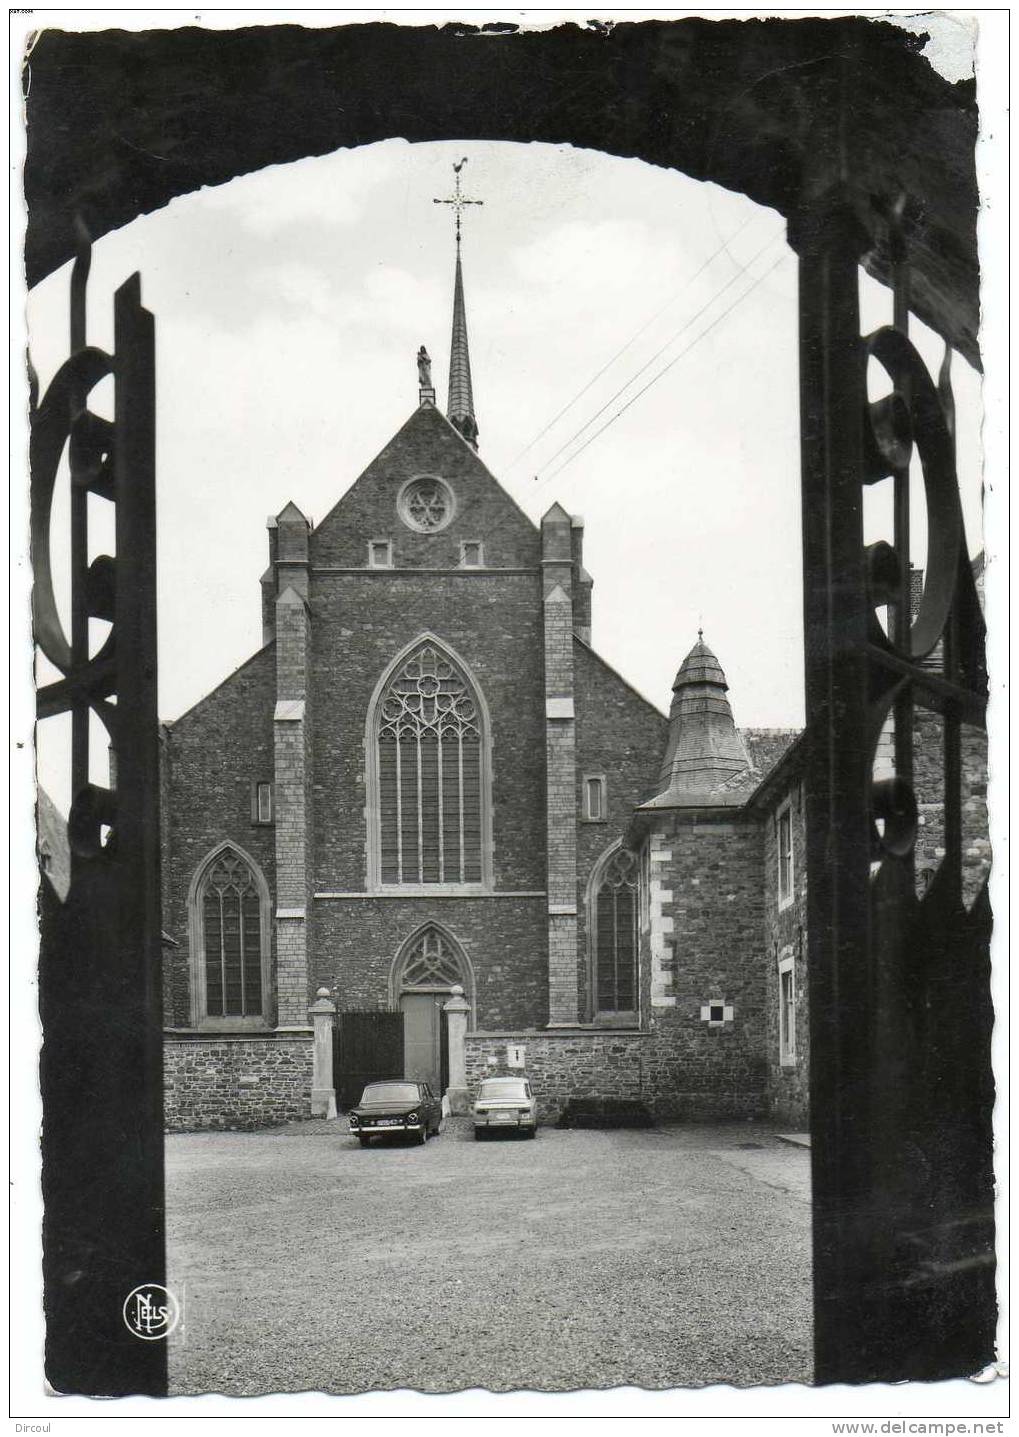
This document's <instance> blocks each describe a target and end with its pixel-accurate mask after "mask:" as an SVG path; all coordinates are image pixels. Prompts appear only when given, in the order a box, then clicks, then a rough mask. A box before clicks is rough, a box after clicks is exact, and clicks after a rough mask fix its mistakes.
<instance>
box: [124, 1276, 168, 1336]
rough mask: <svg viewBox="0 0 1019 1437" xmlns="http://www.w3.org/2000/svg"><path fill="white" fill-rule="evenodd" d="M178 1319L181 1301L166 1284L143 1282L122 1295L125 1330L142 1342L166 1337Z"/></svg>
mask: <svg viewBox="0 0 1019 1437" xmlns="http://www.w3.org/2000/svg"><path fill="white" fill-rule="evenodd" d="M179 1321H180V1303H179V1302H178V1301H177V1299H176V1298H175V1297H174V1295H173V1293H172V1292H171V1291H170V1290H169V1288H166V1287H162V1286H161V1285H160V1284H159V1283H158V1282H143V1283H142V1285H141V1286H140V1287H136V1288H135V1289H134V1290H133V1291H132V1292H129V1293H128V1295H127V1297H126V1298H125V1299H124V1322H125V1325H126V1326H127V1330H128V1332H131V1333H133V1334H134V1336H135V1337H140V1338H141V1339H142V1341H143V1342H159V1341H161V1340H162V1339H163V1338H165V1337H169V1335H170V1333H171V1332H173V1330H174V1328H175V1327H176V1326H177V1324H178V1322H179Z"/></svg>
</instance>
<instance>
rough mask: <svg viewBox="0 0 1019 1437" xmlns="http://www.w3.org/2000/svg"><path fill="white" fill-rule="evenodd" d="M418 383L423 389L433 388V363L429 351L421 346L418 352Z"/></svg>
mask: <svg viewBox="0 0 1019 1437" xmlns="http://www.w3.org/2000/svg"><path fill="white" fill-rule="evenodd" d="M418 383H419V384H420V386H421V388H422V389H431V387H432V361H431V360H430V359H429V357H428V350H427V349H426V348H425V347H424V345H422V346H421V348H420V349H419V350H418Z"/></svg>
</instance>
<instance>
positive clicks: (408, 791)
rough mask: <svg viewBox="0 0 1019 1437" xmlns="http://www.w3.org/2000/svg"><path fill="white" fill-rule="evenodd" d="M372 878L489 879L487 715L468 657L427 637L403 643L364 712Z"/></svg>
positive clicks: (411, 883)
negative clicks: (404, 647)
mask: <svg viewBox="0 0 1019 1437" xmlns="http://www.w3.org/2000/svg"><path fill="white" fill-rule="evenodd" d="M366 747H367V749H368V753H369V758H370V767H369V795H368V796H369V802H368V827H369V834H368V841H369V846H368V867H369V882H370V886H372V887H391V886H393V887H396V886H399V887H404V888H406V887H411V888H422V887H428V888H430V887H432V886H435V885H441V886H444V887H447V888H449V887H452V888H457V889H463V888H467V889H473V890H478V889H484V888H487V887H490V885H491V840H490V831H491V818H490V799H489V791H490V773H489V769H490V765H489V735H488V717H487V712H486V709H485V704H484V700H483V699H482V697H481V695H480V692H479V690H478V688H477V686H476V685H475V684H474V683H473V681H472V680H471V678H470V676H469V675H468V672H467V670H466V667H465V665H464V664H463V663H462V662H461V661H460V660H459V659H458V658H456V657H455V656H454V655H453V654H452V653H451V652H450V651H449V650H448V649H447V648H446V647H445V646H444V645H442V644H441V643H440V642H439V641H438V640H437V639H434V638H433V637H431V636H427V637H425V638H423V639H421V640H419V641H418V642H416V643H415V644H414V645H413V646H412V647H411V649H410V650H409V651H405V652H404V653H403V654H402V655H401V656H400V657H399V658H398V659H397V660H396V661H395V662H394V664H393V665H392V666H391V667H390V669H389V671H388V673H387V675H386V676H385V678H384V680H383V681H382V683H381V684H380V686H379V688H378V689H377V690H376V694H375V697H374V699H373V702H372V704H371V707H370V710H369V715H368V733H367V735H366Z"/></svg>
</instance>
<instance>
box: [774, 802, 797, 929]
mask: <svg viewBox="0 0 1019 1437" xmlns="http://www.w3.org/2000/svg"><path fill="white" fill-rule="evenodd" d="M775 843H776V850H777V854H778V904H779V907H780V908H784V907H785V906H786V904H788V903H791V902H792V901H793V817H792V806H791V804H790V802H789V800H788V799H786V801H785V803H784V804H783V805H782V807H781V808H780V809H779V811H778V814H777V815H776V818H775Z"/></svg>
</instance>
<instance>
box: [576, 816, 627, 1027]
mask: <svg viewBox="0 0 1019 1437" xmlns="http://www.w3.org/2000/svg"><path fill="white" fill-rule="evenodd" d="M637 881H638V860H637V855H636V854H635V853H631V852H630V851H629V849H626V848H623V847H622V845H621V844H618V843H617V844H615V845H613V847H612V848H610V849H609V850H608V851H607V852H606V853H605V854H603V855H602V858H601V859H600V860H599V862H598V865H597V866H596V868H595V870H594V873H593V874H592V878H591V883H590V887H589V891H588V943H589V957H590V971H591V984H590V993H591V1005H590V1006H591V1011H592V1016H593V1017H594V1018H595V1019H597V1018H599V1017H603V1016H611V1015H626V1016H628V1017H631V1018H635V1017H636V1014H637V1011H638V1007H639V1000H638V982H637V953H638V946H637Z"/></svg>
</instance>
